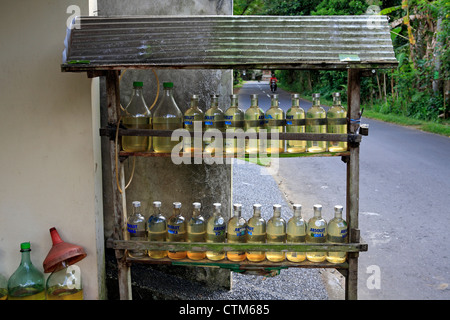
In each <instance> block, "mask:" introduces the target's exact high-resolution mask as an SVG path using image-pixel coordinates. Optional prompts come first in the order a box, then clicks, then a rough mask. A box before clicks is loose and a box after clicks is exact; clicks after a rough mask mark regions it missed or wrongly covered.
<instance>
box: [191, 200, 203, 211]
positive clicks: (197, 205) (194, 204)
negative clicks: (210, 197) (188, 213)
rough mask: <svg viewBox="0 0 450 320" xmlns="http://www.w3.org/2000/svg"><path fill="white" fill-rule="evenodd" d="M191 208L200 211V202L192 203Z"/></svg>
mask: <svg viewBox="0 0 450 320" xmlns="http://www.w3.org/2000/svg"><path fill="white" fill-rule="evenodd" d="M192 206H193V207H194V209H200V208H201V207H202V204H201V203H200V202H194V203H193V204H192Z"/></svg>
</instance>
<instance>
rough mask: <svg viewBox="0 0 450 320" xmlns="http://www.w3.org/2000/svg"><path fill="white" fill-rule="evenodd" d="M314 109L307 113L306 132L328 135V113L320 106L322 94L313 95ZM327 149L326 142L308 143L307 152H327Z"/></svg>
mask: <svg viewBox="0 0 450 320" xmlns="http://www.w3.org/2000/svg"><path fill="white" fill-rule="evenodd" d="M312 99H313V104H312V107H311V108H309V109H308V111H307V112H306V128H305V129H306V132H309V133H326V132H327V125H326V120H327V119H326V116H327V114H326V112H325V109H324V108H322V107H321V106H320V93H313V95H312ZM326 149H327V142H326V141H310V140H308V141H306V151H307V152H314V153H317V152H325V151H326Z"/></svg>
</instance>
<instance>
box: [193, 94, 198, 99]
mask: <svg viewBox="0 0 450 320" xmlns="http://www.w3.org/2000/svg"><path fill="white" fill-rule="evenodd" d="M198 97H199V95H198V94H193V95H192V96H191V99H198Z"/></svg>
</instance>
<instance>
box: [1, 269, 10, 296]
mask: <svg viewBox="0 0 450 320" xmlns="http://www.w3.org/2000/svg"><path fill="white" fill-rule="evenodd" d="M6 299H8V280H7V279H6V278H5V277H4V276H3V275H2V274H1V273H0V300H6Z"/></svg>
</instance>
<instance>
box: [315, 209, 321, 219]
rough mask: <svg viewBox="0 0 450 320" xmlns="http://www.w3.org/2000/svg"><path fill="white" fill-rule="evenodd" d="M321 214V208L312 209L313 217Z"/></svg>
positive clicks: (318, 216)
mask: <svg viewBox="0 0 450 320" xmlns="http://www.w3.org/2000/svg"><path fill="white" fill-rule="evenodd" d="M321 216H322V210H319V209H314V217H315V218H320V217H321Z"/></svg>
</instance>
